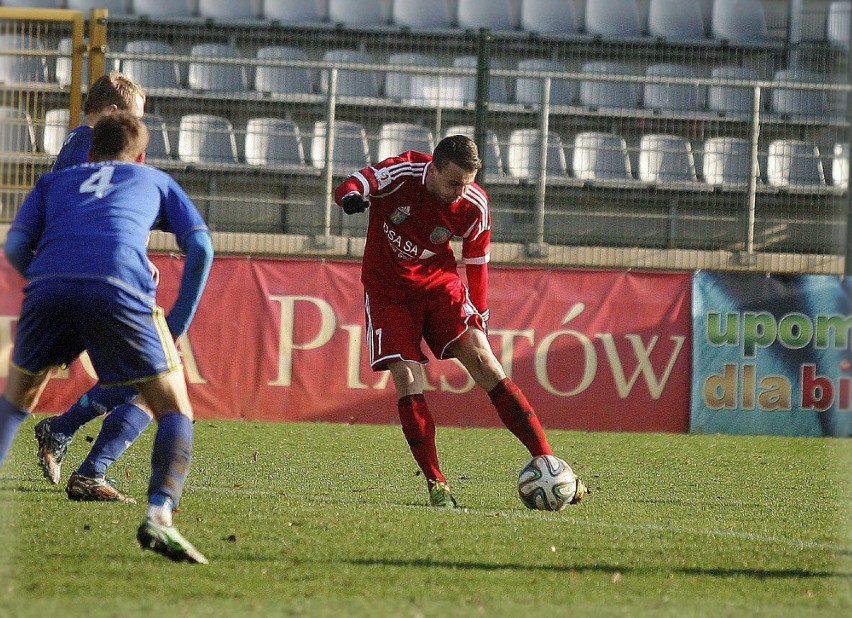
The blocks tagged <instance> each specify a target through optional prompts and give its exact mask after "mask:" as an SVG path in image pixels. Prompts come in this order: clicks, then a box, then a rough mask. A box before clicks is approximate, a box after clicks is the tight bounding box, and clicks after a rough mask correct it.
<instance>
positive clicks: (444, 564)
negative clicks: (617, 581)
mask: <svg viewBox="0 0 852 618" xmlns="http://www.w3.org/2000/svg"><path fill="white" fill-rule="evenodd" d="M346 562H348V563H349V564H354V565H359V566H390V567H403V568H405V567H411V568H418V569H420V568H424V567H426V568H445V569H466V570H471V571H506V570H508V571H512V570H514V571H524V572H530V571H542V572H552V573H608V574H611V575H614V574H616V573H621V574H625V573H633V574H636V575H647V574H654V573H680V574H682V575H700V576H710V577H752V578H755V579H803V578H805V579H821V578H836V577H839V578H843V579H852V573H841V572H837V571H810V570H800V569H777V570H772V569H736V568H732V569H726V568H701V567H674V568H652V567H647V568H643V567H638V568H637V567H629V566H611V565H607V564H591V565H589V564H568V565H553V566H543V565H540V566H531V565H528V564H511V563H503V564H487V563H483V562H452V561H441V560H369V559H364V560H347V561H346Z"/></svg>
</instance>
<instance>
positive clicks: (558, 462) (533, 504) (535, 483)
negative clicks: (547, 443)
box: [518, 455, 586, 511]
mask: <svg viewBox="0 0 852 618" xmlns="http://www.w3.org/2000/svg"><path fill="white" fill-rule="evenodd" d="M585 493H586V487H585V485H584V484H583V481H581V480H580V479H578V478H577V475H575V474H574V471H573V470H572V469H571V466H569V465H568V464H567V463H566V462H565V461H563V460H562V459H559V457H555V456H553V455H539V456H538V457H533V458H532V459H530V460H529V461H528V462H527V464H526V465H525V466H524V467H523V468H521V472H520V473H519V474H518V495H519V496H520V497H521V502H523V503H524V505H525V506H526V507H527V508H528V509H536V510H539V511H561V510H562V509H564V508H565V507H566V506H568V505H569V504H571V503H572V502H577V501H579V500H580V498H582V497H583V495H584V494H585Z"/></svg>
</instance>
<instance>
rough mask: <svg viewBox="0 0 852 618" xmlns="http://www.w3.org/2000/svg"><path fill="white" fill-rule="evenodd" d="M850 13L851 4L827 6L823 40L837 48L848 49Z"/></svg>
mask: <svg viewBox="0 0 852 618" xmlns="http://www.w3.org/2000/svg"><path fill="white" fill-rule="evenodd" d="M850 13H852V2H849V0H843V1H842V2H832V3H831V4H829V5H828V15H827V16H826V19H825V38H826V40H827V41H828V42H829V43H831V44H832V45H835V46H837V47H842V48H845V49H849V14H850Z"/></svg>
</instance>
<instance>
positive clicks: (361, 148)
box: [311, 120, 370, 176]
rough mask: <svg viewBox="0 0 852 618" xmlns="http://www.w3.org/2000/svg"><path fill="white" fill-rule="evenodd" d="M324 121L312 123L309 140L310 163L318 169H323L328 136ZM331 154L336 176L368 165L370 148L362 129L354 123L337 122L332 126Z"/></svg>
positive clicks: (326, 125)
mask: <svg viewBox="0 0 852 618" xmlns="http://www.w3.org/2000/svg"><path fill="white" fill-rule="evenodd" d="M327 127H328V124H327V123H326V121H325V120H318V121H317V122H316V123H314V135H313V139H312V140H311V163H313V166H314V167H316V168H318V169H323V168H325V144H326V135H327V134H328V133H327V132H328V129H327ZM331 152H332V155H333V159H332V161H333V163H334V169H335V172H336V174H337V175H339V176H345V175H348V174H351V173H352V172H353V171H355V170H359V169H361V168H362V167H366V166H367V165H369V163H370V146H369V144H368V143H367V133H366V131H364V127H363V126H361V125H360V124H358V123H356V122H348V121H342V120H339V121H337V122H336V123H335V125H334V143H333V144H332V148H331Z"/></svg>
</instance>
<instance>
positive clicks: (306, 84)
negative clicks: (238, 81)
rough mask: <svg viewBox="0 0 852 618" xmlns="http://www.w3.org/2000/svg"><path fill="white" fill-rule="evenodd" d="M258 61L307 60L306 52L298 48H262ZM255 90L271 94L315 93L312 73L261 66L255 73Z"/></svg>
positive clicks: (280, 67)
mask: <svg viewBox="0 0 852 618" xmlns="http://www.w3.org/2000/svg"><path fill="white" fill-rule="evenodd" d="M257 58H258V60H307V59H308V58H307V55H306V54H305V51H304V50H303V49H301V48H298V47H279V46H271V47H261V48H260V49H258V50H257ZM254 89H255V90H256V91H258V92H268V93H271V94H299V93H303V94H310V93H312V92H313V91H314V80H313V77H312V76H311V72H310V71H309V70H308V69H306V68H303V67H286V66H271V65H263V64H259V65H257V67H256V68H255V72H254Z"/></svg>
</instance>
